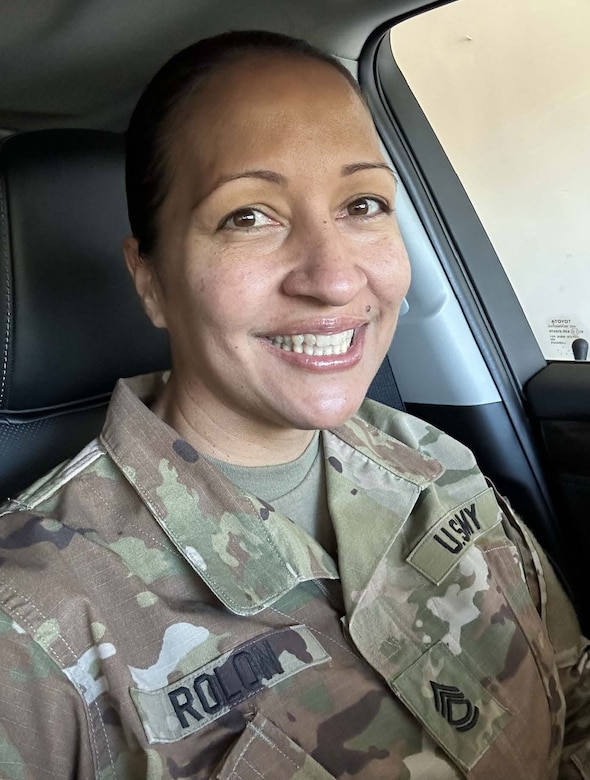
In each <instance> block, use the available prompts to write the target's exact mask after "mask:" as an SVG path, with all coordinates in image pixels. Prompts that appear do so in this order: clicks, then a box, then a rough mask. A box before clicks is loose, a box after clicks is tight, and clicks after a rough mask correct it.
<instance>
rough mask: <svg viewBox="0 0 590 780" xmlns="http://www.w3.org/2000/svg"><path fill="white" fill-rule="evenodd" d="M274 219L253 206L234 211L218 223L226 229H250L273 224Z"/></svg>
mask: <svg viewBox="0 0 590 780" xmlns="http://www.w3.org/2000/svg"><path fill="white" fill-rule="evenodd" d="M274 224H276V223H275V220H274V219H271V218H270V217H269V216H267V215H266V214H265V213H264V212H263V211H260V210H259V209H254V208H244V209H238V210H237V211H234V212H233V213H232V214H230V215H229V217H226V218H225V219H224V220H223V221H222V222H221V223H220V225H219V227H220V228H227V229H228V230H251V229H253V228H259V227H264V226H265V225H274Z"/></svg>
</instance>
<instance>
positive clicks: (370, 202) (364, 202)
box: [346, 195, 391, 218]
mask: <svg viewBox="0 0 590 780" xmlns="http://www.w3.org/2000/svg"><path fill="white" fill-rule="evenodd" d="M390 212H391V208H390V207H389V204H388V203H386V202H385V201H384V200H381V199H380V198H372V197H369V196H368V195H363V197H361V198H356V199H355V200H353V201H352V202H351V203H349V204H348V205H347V206H346V214H347V215H348V216H350V217H361V218H362V217H365V218H366V217H375V216H377V214H389V213H390Z"/></svg>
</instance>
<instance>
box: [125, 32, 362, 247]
mask: <svg viewBox="0 0 590 780" xmlns="http://www.w3.org/2000/svg"><path fill="white" fill-rule="evenodd" d="M249 54H283V55H286V56H294V57H310V58H312V59H315V60H319V61H320V62H325V63H327V64H329V65H331V66H332V67H334V68H336V70H338V71H339V72H340V73H341V74H342V75H343V76H344V77H345V78H346V79H347V81H348V82H349V84H350V85H351V87H352V88H353V89H354V91H355V92H356V93H357V94H358V95H359V97H360V90H359V86H358V84H357V82H356V81H355V79H354V78H353V76H351V74H350V73H349V72H348V71H347V70H346V68H345V67H344V65H342V64H341V63H340V62H339V61H338V60H337V59H336V58H335V57H332V56H331V55H329V54H327V53H325V52H323V51H321V49H317V48H316V47H315V46H312V45H311V44H309V43H307V42H306V41H303V40H299V39H297V38H290V37H289V36H287V35H280V34H278V33H272V32H266V31H260V30H247V31H236V32H228V33H223V34H222V35H217V36H215V37H213V38H205V39H203V40H201V41H198V42H197V43H195V44H193V45H192V46H189V47H188V48H186V49H183V50H182V51H180V52H178V53H177V54H175V55H174V56H173V57H172V58H171V59H170V60H168V62H167V63H166V64H165V65H164V66H163V67H162V68H161V69H160V70H159V71H158V72H157V73H156V75H155V76H154V77H153V79H152V80H151V81H150V83H149V84H148V85H147V87H146V88H145V90H144V91H143V93H142V95H141V97H140V98H139V101H138V103H137V105H136V106H135V109H134V111H133V114H132V115H131V120H130V122H129V127H128V128H127V132H126V135H125V145H126V163H125V181H126V188H127V208H128V212H129V222H130V225H131V231H132V233H133V235H134V236H135V238H136V239H137V241H138V244H139V252H140V254H141V255H142V256H143V257H146V256H149V255H150V253H152V252H153V250H154V249H155V247H156V243H157V220H156V217H157V212H158V210H159V208H160V206H161V205H162V202H163V201H164V198H165V197H166V193H167V191H168V187H169V186H170V179H171V175H170V170H169V168H170V166H169V165H167V160H166V155H165V148H166V138H167V135H168V134H169V132H170V131H171V130H172V128H173V120H174V118H175V117H176V116H177V111H178V109H179V107H180V106H181V105H182V104H183V102H184V101H185V99H186V98H187V97H188V96H189V95H191V94H194V93H195V92H196V91H197V90H198V89H200V88H202V87H203V86H205V84H206V83H207V81H208V80H209V79H210V78H211V77H212V75H213V74H214V72H215V71H216V70H217V69H218V68H219V67H221V66H223V65H226V64H229V63H232V62H236V61H238V60H240V59H243V58H244V57H246V56H247V55H249Z"/></svg>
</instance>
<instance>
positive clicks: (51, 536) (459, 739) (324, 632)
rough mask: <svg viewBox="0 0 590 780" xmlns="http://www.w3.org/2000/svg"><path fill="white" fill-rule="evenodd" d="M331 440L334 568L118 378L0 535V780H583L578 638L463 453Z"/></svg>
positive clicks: (361, 439) (563, 605)
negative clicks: (71, 452) (84, 438)
mask: <svg viewBox="0 0 590 780" xmlns="http://www.w3.org/2000/svg"><path fill="white" fill-rule="evenodd" d="M322 435H323V445H324V451H325V457H326V468H327V487H328V502H329V509H330V514H331V516H332V519H333V522H334V526H335V530H336V535H337V539H338V568H337V567H336V564H335V562H334V561H333V560H332V559H331V558H330V557H329V556H328V555H327V554H326V553H325V552H324V551H323V549H322V548H321V547H320V546H319V545H318V544H317V543H316V542H315V541H314V540H313V539H312V538H311V537H309V536H308V535H307V534H306V533H305V532H304V531H302V530H301V529H299V528H298V527H297V526H295V525H294V524H293V523H291V522H290V521H289V520H288V519H287V518H286V517H284V516H281V515H279V514H278V512H275V511H274V510H273V508H272V507H271V506H269V505H268V504H267V503H265V502H262V501H260V500H259V499H257V498H255V497H254V496H250V495H245V494H243V493H241V492H240V491H239V490H238V489H237V488H235V487H234V486H233V485H232V484H231V483H230V482H228V481H227V480H226V479H225V477H223V476H222V475H221V474H220V473H219V472H218V471H217V470H216V469H215V468H214V467H213V466H212V465H210V464H209V463H208V462H207V461H206V460H205V459H203V458H200V457H199V455H198V453H197V452H196V451H195V450H194V449H193V448H192V447H191V446H190V445H189V444H188V443H187V442H185V441H183V440H181V439H179V438H178V436H177V434H175V432H174V431H173V430H172V429H171V428H169V427H168V426H166V425H164V424H163V423H162V422H161V421H159V420H158V419H157V418H156V417H155V416H154V415H153V414H152V413H151V412H150V411H149V410H148V408H147V407H146V406H144V405H143V404H142V403H141V402H140V401H139V400H138V398H137V397H136V396H135V395H134V393H133V392H132V391H131V389H130V387H129V386H128V385H126V384H124V383H120V384H119V385H118V387H117V389H116V391H115V395H114V397H113V401H112V403H111V407H110V411H109V415H108V419H107V422H106V425H105V428H104V430H103V433H102V435H101V437H100V440H97V441H96V442H94V443H92V444H91V445H89V446H88V447H87V448H86V449H85V450H84V451H83V452H82V453H81V454H80V455H79V456H78V457H76V458H75V459H74V460H73V461H71V462H70V463H68V464H67V465H66V466H64V467H62V468H59V469H57V470H56V471H54V472H53V473H52V474H51V475H49V477H47V478H46V479H44V480H42V481H41V482H39V483H37V484H36V486H34V487H33V488H32V489H31V490H30V491H27V493H25V494H23V495H21V496H20V497H19V499H18V501H14V502H12V504H11V505H10V506H9V507H8V508H7V509H6V510H5V513H4V516H3V517H2V521H1V523H0V607H1V608H2V612H0V777H2V778H21V779H23V780H25V779H27V778H31V779H34V780H43V779H44V778H60V780H61V779H62V778H68V777H77V778H83V779H85V778H101V779H102V780H107V779H108V780H110V779H111V778H142V777H147V778H150V780H156V778H188V777H191V778H210V777H216V778H227V779H228V780H229V778H232V780H233V779H235V778H242V780H258V779H259V778H271V779H272V780H282V779H283V778H296V779H297V780H305V779H306V778H317V779H318V780H324V779H328V778H332V777H337V778H352V777H356V778H363V780H372V779H373V778H388V780H392V779H393V778H399V779H400V780H401V779H406V778H411V780H416V779H417V778H422V780H426V779H428V780H434V779H437V780H445V779H447V778H457V777H468V778H474V779H476V778H477V780H483V779H485V780H490V779H491V778H498V779H499V780H541V779H542V780H548V779H549V780H551V779H552V778H556V777H560V778H578V779H579V778H590V747H589V746H590V742H589V740H588V724H589V723H590V715H589V705H588V701H589V700H590V696H589V691H588V687H589V683H588V674H587V673H586V650H585V643H584V642H583V640H582V639H581V637H580V634H579V629H578V625H577V622H576V620H575V617H574V616H573V614H572V610H571V607H570V606H569V603H568V602H567V599H566V598H565V597H564V595H563V593H562V591H561V589H560V587H559V586H558V584H557V582H556V580H555V577H554V575H553V574H552V572H551V570H550V567H549V566H548V564H547V562H546V561H545V559H544V557H543V555H542V553H541V552H540V551H539V550H538V548H537V547H536V546H535V544H534V543H533V542H532V540H531V538H530V536H529V534H528V533H527V531H526V530H525V529H523V528H522V527H521V526H520V525H519V523H518V522H517V521H516V520H515V518H514V516H513V515H512V513H511V511H510V509H509V508H508V507H507V506H506V505H505V504H503V503H502V502H500V504H498V503H497V501H496V498H495V496H494V493H493V491H492V490H491V489H490V488H489V487H488V485H487V484H486V482H485V480H484V478H483V477H482V475H481V474H480V472H479V470H478V469H477V467H476V466H475V463H474V460H473V457H472V455H471V454H470V453H469V452H468V451H467V450H466V449H465V448H464V447H463V446H461V445H459V444H458V443H457V442H455V441H453V440H451V439H449V438H448V437H447V436H445V435H444V434H442V433H440V432H439V431H437V430H435V429H433V428H432V427H430V426H429V425H427V424H425V423H423V422H420V421H419V420H416V419H414V418H412V417H409V416H408V415H404V414H401V413H399V412H395V411H392V410H390V409H385V408H384V407H381V406H379V405H378V404H375V403H372V402H367V403H366V404H365V405H364V407H363V409H362V410H361V413H360V415H359V416H356V417H355V418H353V419H352V420H351V421H349V422H348V423H347V424H346V425H344V426H342V427H341V428H339V429H337V430H334V431H330V432H324V433H323V434H322ZM442 464H444V465H442ZM338 577H340V581H341V587H340V583H338V582H337V579H338Z"/></svg>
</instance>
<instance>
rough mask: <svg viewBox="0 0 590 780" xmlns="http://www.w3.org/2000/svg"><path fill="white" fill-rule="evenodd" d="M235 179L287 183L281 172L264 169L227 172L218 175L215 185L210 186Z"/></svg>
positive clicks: (281, 184)
mask: <svg viewBox="0 0 590 780" xmlns="http://www.w3.org/2000/svg"><path fill="white" fill-rule="evenodd" d="M236 179H262V180H263V181H269V182H270V183H271V184H279V185H280V186H283V187H284V186H285V185H286V184H287V177H286V176H283V174H282V173H276V172H275V171H267V170H264V169H261V170H253V171H240V172H239V173H228V174H227V175H226V176H220V177H219V179H217V181H216V182H215V186H214V187H213V188H212V190H211V191H212V192H213V190H216V189H217V188H218V187H221V185H222V184H227V182H229V181H235V180H236Z"/></svg>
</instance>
